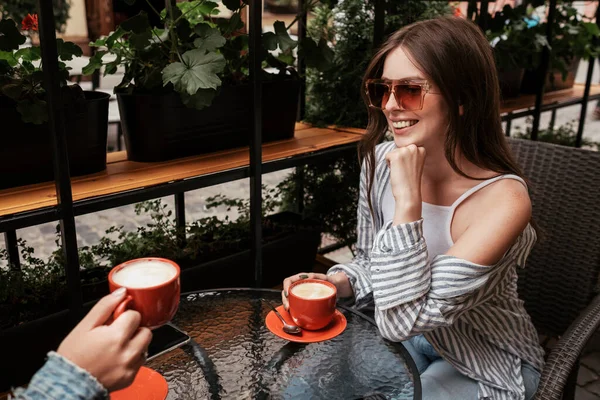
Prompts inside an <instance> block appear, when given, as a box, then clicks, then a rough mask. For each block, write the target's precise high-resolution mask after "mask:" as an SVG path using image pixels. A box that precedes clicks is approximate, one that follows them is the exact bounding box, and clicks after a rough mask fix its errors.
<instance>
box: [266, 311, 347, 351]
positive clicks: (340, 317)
mask: <svg viewBox="0 0 600 400" xmlns="http://www.w3.org/2000/svg"><path fill="white" fill-rule="evenodd" d="M277 311H279V314H281V316H282V317H283V319H285V320H286V321H289V322H291V321H292V316H291V315H290V314H289V313H288V312H287V311H285V308H283V305H281V306H279V307H277ZM265 324H266V325H267V329H269V330H270V331H271V332H272V333H273V334H274V335H276V336H279V337H280V338H282V339H285V340H289V341H290V342H297V343H315V342H322V341H324V340H329V339H333V338H334V337H336V336H337V335H339V334H340V333H342V332H344V329H346V324H347V323H346V317H344V314H342V313H341V312H339V311H338V310H335V315H334V316H333V319H332V320H331V322H330V323H329V325H327V326H326V327H325V328H323V329H319V330H318V331H307V330H306V329H303V330H302V334H301V335H290V334H288V333H285V332H284V331H283V329H282V328H283V324H282V323H281V321H280V320H279V318H277V315H275V312H273V311H271V312H270V313H269V314H267V318H265Z"/></svg>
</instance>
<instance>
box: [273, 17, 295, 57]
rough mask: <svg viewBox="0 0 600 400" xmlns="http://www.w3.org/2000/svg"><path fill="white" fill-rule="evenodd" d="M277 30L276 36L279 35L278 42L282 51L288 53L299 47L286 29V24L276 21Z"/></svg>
mask: <svg viewBox="0 0 600 400" xmlns="http://www.w3.org/2000/svg"><path fill="white" fill-rule="evenodd" d="M273 27H274V28H275V34H276V35H277V42H278V43H279V47H280V48H281V50H283V51H286V50H287V49H293V48H294V47H296V46H297V45H298V42H296V41H295V40H294V39H292V38H291V37H290V35H289V34H288V31H287V29H285V23H284V22H282V21H275V23H274V24H273Z"/></svg>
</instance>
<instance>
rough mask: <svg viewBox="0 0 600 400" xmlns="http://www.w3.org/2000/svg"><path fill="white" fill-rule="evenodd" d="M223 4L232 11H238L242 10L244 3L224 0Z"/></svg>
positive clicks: (238, 0)
mask: <svg viewBox="0 0 600 400" xmlns="http://www.w3.org/2000/svg"><path fill="white" fill-rule="evenodd" d="M223 4H225V7H227V8H228V9H230V10H231V11H237V10H239V9H240V7H241V4H242V2H241V1H240V0H223Z"/></svg>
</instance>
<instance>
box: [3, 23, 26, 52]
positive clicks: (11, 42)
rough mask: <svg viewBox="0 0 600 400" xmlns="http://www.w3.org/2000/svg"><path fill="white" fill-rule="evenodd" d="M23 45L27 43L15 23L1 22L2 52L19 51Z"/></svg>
mask: <svg viewBox="0 0 600 400" xmlns="http://www.w3.org/2000/svg"><path fill="white" fill-rule="evenodd" d="M23 43H25V36H23V35H21V32H19V28H18V27H17V24H16V23H15V21H13V20H12V19H2V20H0V51H10V50H17V49H18V48H19V45H22V44H23Z"/></svg>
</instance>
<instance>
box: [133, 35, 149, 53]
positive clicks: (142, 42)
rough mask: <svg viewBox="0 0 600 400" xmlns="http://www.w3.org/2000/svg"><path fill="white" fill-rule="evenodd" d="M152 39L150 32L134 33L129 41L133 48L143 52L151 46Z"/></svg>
mask: <svg viewBox="0 0 600 400" xmlns="http://www.w3.org/2000/svg"><path fill="white" fill-rule="evenodd" d="M151 37H152V33H150V32H142V33H132V34H131V35H130V36H129V41H130V42H131V45H132V46H133V48H135V49H138V50H141V49H144V48H145V47H146V46H148V45H149V44H150V38H151Z"/></svg>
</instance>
